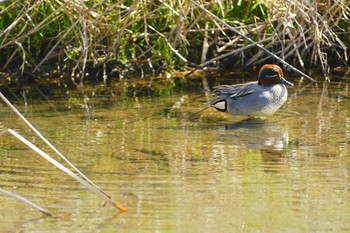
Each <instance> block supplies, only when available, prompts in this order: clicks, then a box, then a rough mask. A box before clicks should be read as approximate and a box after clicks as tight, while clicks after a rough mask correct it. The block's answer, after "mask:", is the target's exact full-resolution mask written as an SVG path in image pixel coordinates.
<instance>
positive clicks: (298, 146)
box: [0, 83, 350, 232]
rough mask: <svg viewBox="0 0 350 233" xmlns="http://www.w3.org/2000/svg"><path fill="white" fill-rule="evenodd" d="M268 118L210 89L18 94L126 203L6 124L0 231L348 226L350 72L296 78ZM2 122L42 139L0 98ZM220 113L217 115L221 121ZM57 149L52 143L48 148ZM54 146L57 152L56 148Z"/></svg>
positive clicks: (78, 161) (0, 140) (67, 150)
mask: <svg viewBox="0 0 350 233" xmlns="http://www.w3.org/2000/svg"><path fill="white" fill-rule="evenodd" d="M289 92H290V96H289V99H288V102H287V103H286V104H285V106H284V108H283V109H281V110H280V111H278V113H277V114H275V115H274V116H272V117H270V118H268V119H267V120H244V118H240V117H232V116H229V115H225V114H223V113H219V112H217V111H215V110H212V109H211V110H207V111H204V112H202V113H201V115H200V117H196V115H195V114H194V113H195V112H196V111H199V110H200V109H201V108H202V107H203V106H204V105H203V103H204V102H205V101H206V98H205V97H204V95H203V94H201V93H199V92H196V93H181V94H174V95H173V96H171V97H162V98H158V97H143V98H129V99H126V98H120V97H110V95H106V96H107V97H105V98H102V97H101V98H90V100H89V101H88V104H89V112H87V110H86V109H84V108H81V107H80V105H79V103H83V101H81V100H79V99H78V100H77V101H76V102H74V101H72V100H71V101H69V102H70V103H74V104H72V105H70V106H73V108H70V109H68V108H67V103H68V100H67V99H62V96H61V97H60V98H57V100H56V99H55V97H54V96H50V99H51V102H50V104H49V103H48V102H47V101H45V100H41V101H34V100H31V99H30V98H29V99H28V107H27V109H25V107H24V105H23V104H22V103H21V102H16V106H17V107H18V108H19V110H20V111H21V112H25V115H26V117H27V118H28V119H29V120H30V121H31V122H32V123H33V124H34V125H35V126H36V127H37V128H38V130H39V131H40V132H42V133H43V134H44V135H45V136H46V137H47V138H48V139H49V140H50V141H51V142H52V143H53V144H54V145H55V146H56V147H57V148H58V149H59V150H60V151H61V152H62V153H63V154H65V155H66V156H67V157H68V158H69V159H70V160H71V161H72V162H73V163H74V164H75V165H76V166H77V167H79V168H80V169H81V171H82V172H83V173H85V174H86V175H87V176H88V177H89V178H91V179H92V180H93V181H94V182H96V184H98V185H99V186H100V187H101V188H102V189H103V190H104V191H105V192H106V193H108V194H109V195H111V196H112V197H113V198H114V200H115V201H116V202H118V203H120V204H122V205H123V206H125V207H127V208H128V210H129V212H128V213H126V214H124V215H118V211H117V210H116V209H114V208H113V207H112V206H110V205H108V204H105V203H104V202H103V201H102V200H101V199H100V198H99V197H97V196H95V195H94V194H92V193H91V192H90V191H88V190H87V189H85V188H83V187H82V186H81V185H80V184H78V183H77V182H76V181H74V180H72V179H71V178H70V177H68V176H66V175H65V174H63V173H62V172H60V171H59V170H57V169H56V168H54V167H53V166H52V165H51V164H49V163H48V162H47V161H45V160H44V159H42V158H41V157H39V156H38V155H36V154H35V153H34V152H32V151H31V150H29V149H28V148H26V147H25V146H24V145H22V144H21V143H20V142H18V141H17V139H15V138H13V137H12V136H10V135H9V134H6V135H2V136H1V137H0V144H1V148H0V152H1V153H0V159H1V164H2V165H1V168H0V188H3V189H6V190H9V191H11V192H14V193H16V194H19V195H22V196H24V197H26V198H28V199H29V200H31V201H33V202H34V203H36V204H38V205H40V206H42V207H43V208H45V209H47V210H49V211H50V212H51V213H52V214H53V216H54V217H52V218H51V217H44V216H43V215H42V214H41V213H39V212H37V211H35V210H33V209H31V208H30V207H27V206H25V205H24V204H22V203H19V202H18V201H16V200H14V199H11V198H9V197H7V196H4V195H0V205H1V213H0V229H1V232H349V231H350V170H349V168H350V151H349V141H350V112H349V111H350V110H349V109H350V99H349V92H348V84H347V83H333V84H328V85H322V84H318V85H316V84H310V85H308V86H306V84H301V85H299V86H298V85H296V87H293V88H289ZM0 114H1V119H2V120H1V123H2V124H3V125H5V126H7V127H10V128H14V129H16V130H17V132H19V133H21V134H23V135H25V136H26V137H27V138H28V139H29V140H30V141H32V142H33V143H36V144H37V145H39V146H40V147H41V148H42V149H44V150H45V151H47V152H48V151H49V150H47V148H46V147H45V146H44V145H43V144H42V143H41V142H40V139H39V138H38V137H37V136H35V135H34V134H33V133H31V132H30V131H29V130H28V129H27V127H25V126H24V124H23V123H22V122H21V121H20V120H19V119H18V118H17V117H16V116H15V115H14V114H13V113H11V110H10V109H8V108H7V107H5V105H1V108H0ZM219 120H220V121H219ZM50 154H51V155H53V156H54V154H53V153H51V152H50ZM55 158H57V156H55Z"/></svg>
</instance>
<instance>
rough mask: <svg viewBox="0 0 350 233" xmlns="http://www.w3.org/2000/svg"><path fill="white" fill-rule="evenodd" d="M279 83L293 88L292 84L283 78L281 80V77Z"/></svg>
mask: <svg viewBox="0 0 350 233" xmlns="http://www.w3.org/2000/svg"><path fill="white" fill-rule="evenodd" d="M280 83H282V84H284V85H288V86H294V84H293V83H291V82H289V81H287V80H286V79H285V78H283V77H282V78H281V81H280Z"/></svg>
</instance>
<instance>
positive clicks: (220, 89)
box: [213, 81, 259, 98]
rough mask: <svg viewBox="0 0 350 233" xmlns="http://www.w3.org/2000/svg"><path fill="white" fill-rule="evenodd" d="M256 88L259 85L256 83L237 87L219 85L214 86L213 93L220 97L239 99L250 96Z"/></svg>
mask: <svg viewBox="0 0 350 233" xmlns="http://www.w3.org/2000/svg"><path fill="white" fill-rule="evenodd" d="M257 86H259V85H258V82H256V81H255V82H249V83H244V84H237V85H220V86H215V87H214V91H213V92H214V94H215V95H217V96H220V97H226V98H227V97H230V98H239V97H243V96H246V95H250V94H252V93H253V92H254V91H255V90H256V87H257Z"/></svg>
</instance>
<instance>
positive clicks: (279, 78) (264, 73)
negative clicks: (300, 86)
mask: <svg viewBox="0 0 350 233" xmlns="http://www.w3.org/2000/svg"><path fill="white" fill-rule="evenodd" d="M258 83H259V85H261V86H271V85H275V84H278V83H282V84H285V85H288V86H293V83H291V82H288V81H287V80H286V79H284V77H283V70H282V69H281V67H279V66H278V65H274V64H266V65H263V67H261V69H260V71H259V81H258Z"/></svg>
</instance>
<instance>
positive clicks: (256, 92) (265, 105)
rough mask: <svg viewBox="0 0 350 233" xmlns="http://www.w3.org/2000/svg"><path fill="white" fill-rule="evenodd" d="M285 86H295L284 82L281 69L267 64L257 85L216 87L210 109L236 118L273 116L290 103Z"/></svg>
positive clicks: (260, 72) (263, 67) (254, 83)
mask: <svg viewBox="0 0 350 233" xmlns="http://www.w3.org/2000/svg"><path fill="white" fill-rule="evenodd" d="M285 85H287V86H293V83H291V82H289V81H287V80H286V79H285V78H284V75H283V70H282V68H281V67H279V66H278V65H275V64H265V65H263V66H262V67H261V68H260V71H259V74H258V81H253V82H248V83H243V84H236V85H220V86H215V87H214V90H213V93H214V94H215V95H216V96H217V98H216V99H214V100H212V101H210V102H208V105H209V107H213V108H215V109H216V110H219V111H221V112H227V113H230V114H231V115H235V116H249V117H259V118H265V117H267V116H270V115H273V114H274V113H275V112H276V111H277V110H278V109H279V108H280V107H282V105H283V104H284V103H285V102H286V101H287V98H288V91H287V88H286V86H285Z"/></svg>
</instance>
